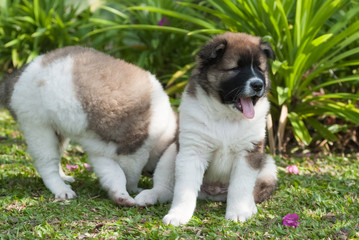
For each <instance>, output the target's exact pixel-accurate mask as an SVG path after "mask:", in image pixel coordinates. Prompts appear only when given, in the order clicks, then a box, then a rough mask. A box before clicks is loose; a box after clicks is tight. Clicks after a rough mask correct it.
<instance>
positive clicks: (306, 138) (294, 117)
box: [288, 112, 312, 145]
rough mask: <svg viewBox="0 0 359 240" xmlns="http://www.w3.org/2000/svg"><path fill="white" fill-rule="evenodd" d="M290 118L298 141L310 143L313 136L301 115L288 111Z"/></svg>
mask: <svg viewBox="0 0 359 240" xmlns="http://www.w3.org/2000/svg"><path fill="white" fill-rule="evenodd" d="M288 119H289V121H290V123H291V125H292V127H293V132H294V136H295V138H296V139H297V140H298V141H300V142H303V143H304V144H305V145H309V143H310V142H311V141H312V138H311V136H310V134H309V132H308V129H307V128H306V126H305V124H304V122H303V121H302V120H301V119H300V117H299V115H298V114H297V113H295V112H290V113H288Z"/></svg>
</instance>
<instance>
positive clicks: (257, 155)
mask: <svg viewBox="0 0 359 240" xmlns="http://www.w3.org/2000/svg"><path fill="white" fill-rule="evenodd" d="M253 145H254V148H253V150H251V151H248V154H247V156H246V159H247V162H248V164H249V165H250V166H251V167H252V168H253V169H261V168H262V166H263V164H264V163H265V160H266V155H265V152H264V140H263V141H261V142H258V143H255V144H253Z"/></svg>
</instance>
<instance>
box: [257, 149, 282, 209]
mask: <svg viewBox="0 0 359 240" xmlns="http://www.w3.org/2000/svg"><path fill="white" fill-rule="evenodd" d="M276 187H277V166H276V165H275V161H274V159H273V158H272V157H271V156H268V155H267V156H266V159H265V162H264V165H263V167H262V169H261V170H260V172H259V174H258V177H257V180H256V185H255V187H254V191H253V196H254V201H255V202H256V203H261V202H263V201H264V200H265V199H267V198H268V197H269V196H270V195H271V194H272V193H273V192H274V190H275V189H276Z"/></svg>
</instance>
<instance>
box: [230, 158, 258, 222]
mask: <svg viewBox="0 0 359 240" xmlns="http://www.w3.org/2000/svg"><path fill="white" fill-rule="evenodd" d="M257 175H258V170H256V169H253V168H252V167H251V166H249V164H248V162H247V160H246V159H245V158H240V159H238V160H237V161H236V162H235V163H234V166H233V170H232V173H231V178H230V183H229V187H228V196H227V209H226V219H230V220H233V221H236V222H237V221H241V222H244V221H245V220H247V219H248V218H250V217H251V216H252V215H253V214H255V213H257V207H256V204H255V203H254V198H253V188H254V185H255V182H256V179H257Z"/></svg>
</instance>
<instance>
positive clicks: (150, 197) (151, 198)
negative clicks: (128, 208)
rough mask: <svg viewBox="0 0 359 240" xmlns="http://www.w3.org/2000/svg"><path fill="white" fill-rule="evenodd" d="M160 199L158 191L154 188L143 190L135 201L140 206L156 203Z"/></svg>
mask: <svg viewBox="0 0 359 240" xmlns="http://www.w3.org/2000/svg"><path fill="white" fill-rule="evenodd" d="M157 200H158V193H157V191H155V190H154V189H148V190H143V191H142V192H140V193H139V194H138V195H137V196H136V197H135V201H136V204H137V205H138V206H141V207H144V206H150V205H154V204H155V203H156V202H157Z"/></svg>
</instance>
